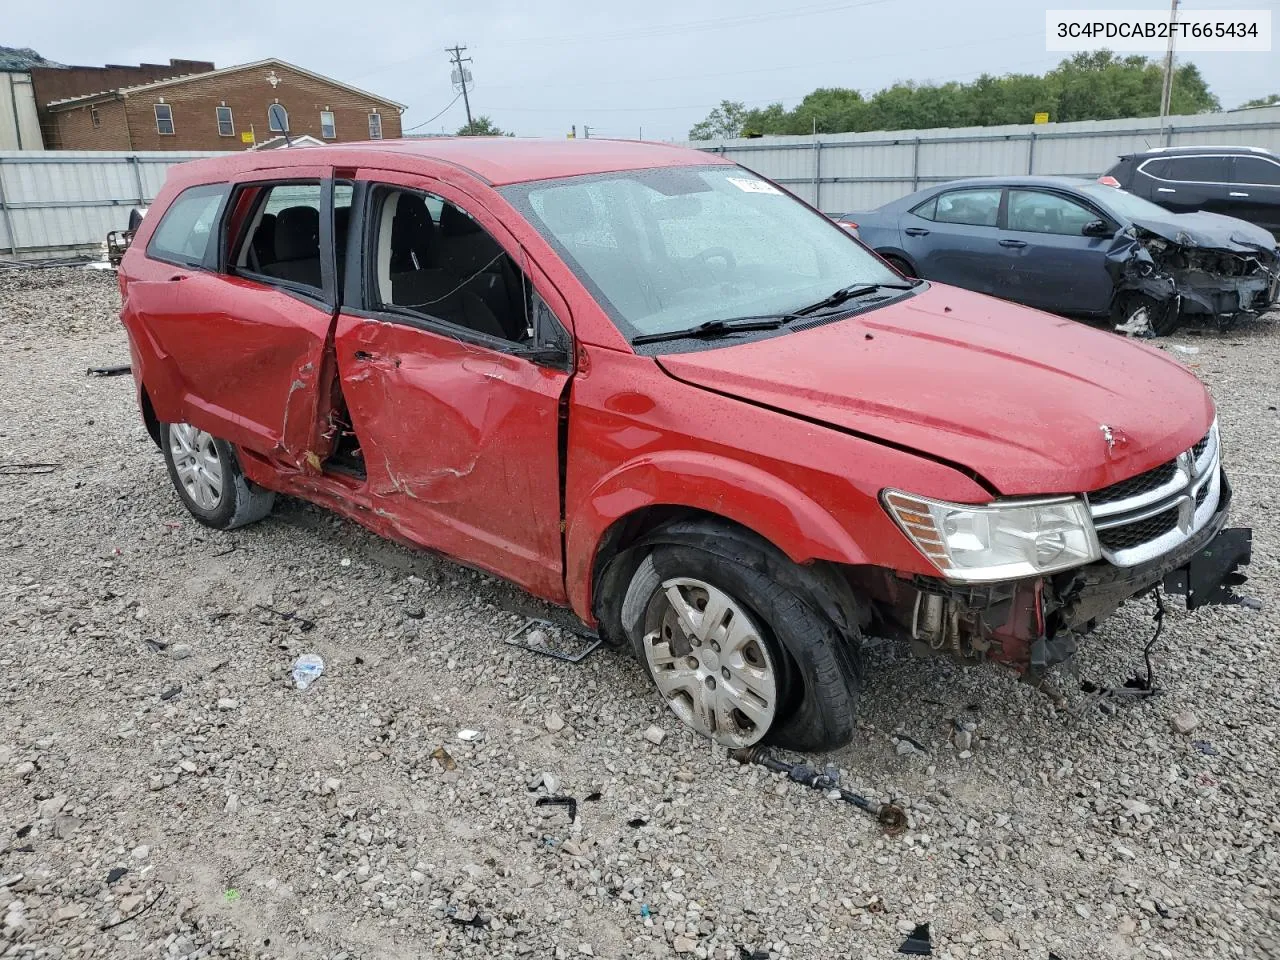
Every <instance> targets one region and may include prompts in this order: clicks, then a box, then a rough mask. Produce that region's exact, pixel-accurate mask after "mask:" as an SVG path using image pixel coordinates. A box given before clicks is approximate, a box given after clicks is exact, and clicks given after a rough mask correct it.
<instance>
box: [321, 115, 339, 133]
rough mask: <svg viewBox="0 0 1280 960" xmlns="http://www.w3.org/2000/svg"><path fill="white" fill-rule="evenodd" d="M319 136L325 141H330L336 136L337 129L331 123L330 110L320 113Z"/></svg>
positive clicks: (332, 122)
mask: <svg viewBox="0 0 1280 960" xmlns="http://www.w3.org/2000/svg"><path fill="white" fill-rule="evenodd" d="M320 136H322V137H324V138H325V139H326V140H332V139H334V138H335V137H337V136H338V128H337V125H336V124H335V123H334V121H333V111H332V110H321V111H320Z"/></svg>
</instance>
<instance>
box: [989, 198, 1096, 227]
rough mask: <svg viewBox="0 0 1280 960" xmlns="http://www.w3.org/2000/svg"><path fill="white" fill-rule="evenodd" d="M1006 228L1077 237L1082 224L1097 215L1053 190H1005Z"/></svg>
mask: <svg viewBox="0 0 1280 960" xmlns="http://www.w3.org/2000/svg"><path fill="white" fill-rule="evenodd" d="M1008 217H1009V229H1010V230H1021V231H1023V232H1026V233H1056V234H1063V235H1065V236H1072V237H1078V236H1080V235H1082V234H1083V233H1084V227H1085V224H1088V223H1092V222H1093V221H1094V220H1097V219H1098V215H1097V214H1096V213H1094V212H1093V211H1092V210H1089V209H1087V208H1086V207H1083V206H1081V205H1080V204H1078V203H1076V202H1075V201H1074V200H1068V199H1067V198H1066V197H1063V196H1060V195H1058V194H1056V193H1044V192H1042V191H1039V190H1010V191H1009V214H1008Z"/></svg>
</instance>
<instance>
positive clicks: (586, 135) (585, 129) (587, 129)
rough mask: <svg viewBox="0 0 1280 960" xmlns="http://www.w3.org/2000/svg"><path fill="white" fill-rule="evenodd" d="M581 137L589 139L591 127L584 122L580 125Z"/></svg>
mask: <svg viewBox="0 0 1280 960" xmlns="http://www.w3.org/2000/svg"><path fill="white" fill-rule="evenodd" d="M582 139H584V140H590V139H591V128H590V127H588V126H587V125H586V124H585V123H584V124H583V125H582Z"/></svg>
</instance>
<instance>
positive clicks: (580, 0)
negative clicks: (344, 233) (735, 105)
mask: <svg viewBox="0 0 1280 960" xmlns="http://www.w3.org/2000/svg"><path fill="white" fill-rule="evenodd" d="M787 5H788V4H787V3H786V0H782V2H779V0H772V2H766V0H736V2H734V3H726V2H723V0H721V2H712V0H645V2H642V3H626V4H621V3H617V2H616V0H615V2H613V3H611V2H609V0H537V2H530V0H470V2H468V0H461V2H458V3H454V4H444V3H439V2H431V3H428V2H423V0H363V2H361V3H358V4H350V3H342V4H338V3H334V2H332V0H269V2H261V0H255V2H247V0H222V2H219V3H218V4H217V5H216V7H215V6H214V5H213V4H207V5H206V4H198V3H186V4H180V3H174V2H173V0H113V2H111V3H105V4H104V3H102V2H101V0H92V2H89V0H54V2H48V3H32V2H27V3H22V2H19V0H10V2H7V3H6V4H5V6H6V9H7V12H6V13H5V15H4V18H3V24H2V25H0V29H2V30H3V34H2V35H0V43H2V44H5V45H7V46H18V47H23V46H28V47H34V48H35V49H36V50H38V51H39V52H40V53H41V54H43V55H44V56H46V57H48V58H49V59H51V60H57V61H60V62H62V63H75V64H89V65H102V64H104V63H109V62H110V63H138V62H139V61H146V60H149V61H158V62H162V63H163V62H168V60H169V58H171V57H184V58H190V59H206V60H213V61H214V62H215V63H216V64H217V65H218V66H219V67H222V66H230V65H232V64H236V63H244V62H247V61H252V60H260V59H262V58H264V57H271V56H275V57H279V58H281V59H283V60H287V61H290V62H292V63H296V64H298V65H300V66H303V67H306V68H308V69H310V70H313V71H315V72H317V73H323V74H326V75H328V76H331V77H334V78H336V79H338V80H341V81H344V82H347V83H351V84H354V85H355V86H359V87H363V88H365V89H368V90H371V91H374V92H376V93H379V94H381V95H383V96H386V97H389V98H391V99H393V100H398V101H399V102H401V103H404V104H407V105H408V108H409V109H408V111H407V112H406V114H405V118H404V119H405V126H406V128H408V127H412V126H415V125H417V124H423V123H424V122H427V121H430V122H427V123H426V126H425V127H424V128H423V129H424V130H430V131H433V132H435V131H440V130H441V129H444V130H448V131H450V132H452V131H454V130H456V129H457V128H458V127H459V126H460V125H461V124H463V123H464V122H465V119H466V117H465V114H464V112H463V104H462V101H461V100H458V101H457V102H456V103H453V105H452V106H449V104H450V101H451V100H453V98H454V96H455V91H454V89H453V87H452V85H451V83H450V78H449V72H450V65H449V62H448V55H447V54H446V53H445V47H446V46H452V45H454V44H455V43H456V44H462V45H465V46H466V47H467V55H468V56H470V57H472V59H473V62H472V63H471V64H469V67H470V69H471V70H472V72H473V75H474V78H475V89H474V91H473V93H472V100H471V104H472V112H473V113H474V114H475V115H477V116H479V115H481V114H484V115H487V116H489V117H491V118H492V119H493V121H494V122H495V123H497V124H498V125H499V126H501V127H502V128H503V129H505V130H513V131H515V132H516V133H518V134H520V135H525V136H555V137H561V136H564V135H565V134H566V133H567V132H568V130H569V127H570V125H571V124H577V125H578V131H579V136H581V135H582V127H583V125H584V124H588V125H590V127H591V131H592V135H593V136H595V135H599V136H612V137H635V136H638V135H639V134H640V133H641V130H643V134H644V136H645V138H646V139H683V138H684V137H685V136H686V135H687V133H688V130H689V127H690V126H691V125H692V124H693V123H695V122H696V121H698V120H700V119H701V118H702V117H704V116H705V115H706V113H707V111H708V110H709V109H710V108H711V107H712V106H714V105H715V104H716V103H718V102H719V101H720V100H721V99H731V100H743V101H746V103H747V104H748V106H756V105H764V104H767V103H770V102H772V101H775V100H781V101H783V102H784V103H785V104H786V105H787V106H788V107H790V106H793V105H794V104H795V103H796V102H797V101H798V100H800V98H801V97H803V96H804V95H805V94H806V93H808V92H809V91H810V90H813V89H814V88H815V87H820V86H842V87H854V88H856V89H859V90H861V91H863V92H864V93H868V92H870V91H873V90H876V89H879V88H880V87H883V86H886V85H888V84H890V83H893V82H895V81H898V80H916V81H947V80H972V79H973V78H975V77H977V76H978V75H979V74H981V73H983V72H990V73H995V74H1002V73H1009V72H1036V73H1038V72H1042V71H1044V70H1046V69H1048V68H1050V67H1052V66H1053V65H1054V64H1055V63H1057V61H1058V60H1060V59H1061V58H1062V57H1063V56H1064V54H1061V53H1047V52H1046V51H1045V49H1044V47H1045V38H1044V11H1045V9H1046V8H1047V7H1052V8H1055V9H1065V8H1081V9H1087V8H1098V7H1124V8H1133V7H1148V6H1149V7H1151V8H1153V9H1156V8H1158V9H1162V10H1167V9H1168V5H1167V3H1158V4H1150V3H1142V2H1140V0H1131V2H1127V3H1119V4H1106V3H1104V2H1102V0H1052V2H1050V3H1035V2H1029V0H961V2H956V0H845V2H840V0H796V2H794V3H793V4H792V5H791V9H790V10H789V11H787V12H785V13H784V12H782V11H783V10H785V8H786V7H787ZM1183 7H1184V8H1185V9H1192V10H1207V9H1239V8H1267V9H1271V10H1272V11H1273V18H1274V19H1275V20H1276V21H1277V22H1280V0H1184V2H1183ZM357 11H358V13H357ZM326 14H328V15H326ZM1189 56H1190V59H1192V60H1193V62H1195V63H1196V64H1198V65H1199V67H1200V69H1201V70H1202V72H1203V73H1204V75H1205V77H1206V78H1207V79H1208V82H1209V85H1210V88H1211V89H1212V90H1213V92H1214V93H1216V94H1217V95H1218V97H1219V98H1220V99H1221V100H1222V104H1223V106H1224V107H1234V106H1237V105H1238V104H1239V103H1241V102H1242V101H1244V100H1247V99H1250V98H1252V97H1256V96H1261V95H1264V94H1268V93H1273V92H1280V50H1273V51H1272V52H1271V53H1251V54H1227V53H1197V54H1191V55H1189ZM446 107H448V109H446ZM442 110H443V111H444V113H443V114H442V115H441V116H439V117H438V118H436V119H434V120H433V119H432V118H433V117H434V116H435V115H436V114H438V113H440V112H441V111H442ZM1027 119H1028V121H1030V119H1031V118H1030V117H1028V118H1027Z"/></svg>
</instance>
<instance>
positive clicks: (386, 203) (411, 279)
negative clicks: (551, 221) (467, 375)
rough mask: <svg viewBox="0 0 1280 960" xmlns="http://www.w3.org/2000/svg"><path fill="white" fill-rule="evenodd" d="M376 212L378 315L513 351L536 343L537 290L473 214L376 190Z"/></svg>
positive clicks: (405, 193) (418, 195)
mask: <svg viewBox="0 0 1280 960" xmlns="http://www.w3.org/2000/svg"><path fill="white" fill-rule="evenodd" d="M371 209H372V218H373V231H372V233H373V251H372V256H371V258H370V260H371V263H372V264H373V267H374V270H375V277H374V280H375V283H374V291H375V299H376V302H375V303H374V304H373V306H374V307H375V308H380V309H388V310H392V311H395V312H401V313H407V314H410V315H415V316H419V317H421V318H423V319H425V320H431V321H441V322H443V323H446V324H449V325H451V326H454V327H458V328H461V329H463V330H467V331H470V332H472V333H478V334H481V335H483V336H484V337H488V338H492V339H495V340H502V341H506V342H508V343H515V344H523V345H527V344H531V343H533V342H534V332H535V331H534V329H533V326H532V320H533V316H532V311H531V309H530V303H531V298H532V297H533V296H534V294H533V291H532V286H531V284H529V282H528V280H527V278H526V277H525V275H524V273H523V271H521V269H520V267H519V266H518V265H517V264H516V263H515V261H514V260H512V258H511V257H510V256H509V255H508V254H507V252H506V251H505V250H504V249H503V247H502V245H501V244H499V243H498V241H497V240H495V239H494V238H493V236H491V235H490V234H489V233H488V231H486V230H485V229H484V227H482V226H481V225H480V223H479V222H477V221H476V220H474V219H472V218H471V216H470V215H468V214H467V213H466V211H464V210H462V209H461V208H460V207H457V206H455V205H454V204H452V203H450V202H448V201H447V200H444V199H442V198H440V197H437V196H433V195H431V194H427V193H422V192H420V191H416V190H406V189H401V188H396V187H389V186H386V187H378V188H377V189H376V190H375V192H374V199H373V205H372V208H371Z"/></svg>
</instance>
